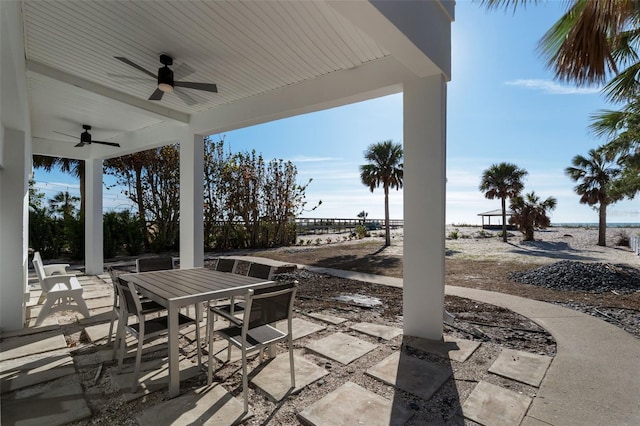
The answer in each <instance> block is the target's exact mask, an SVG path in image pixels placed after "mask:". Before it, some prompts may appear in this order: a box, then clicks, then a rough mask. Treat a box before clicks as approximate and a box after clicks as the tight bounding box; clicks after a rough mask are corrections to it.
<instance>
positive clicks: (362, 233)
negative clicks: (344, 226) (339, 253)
mask: <svg viewBox="0 0 640 426" xmlns="http://www.w3.org/2000/svg"><path fill="white" fill-rule="evenodd" d="M355 232H356V236H357V237H358V238H364V237H368V236H369V232H368V231H367V228H365V227H364V226H363V225H356V228H355Z"/></svg>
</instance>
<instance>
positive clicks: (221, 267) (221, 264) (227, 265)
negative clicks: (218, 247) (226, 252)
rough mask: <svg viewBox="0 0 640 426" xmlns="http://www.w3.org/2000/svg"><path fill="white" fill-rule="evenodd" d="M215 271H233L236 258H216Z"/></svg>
mask: <svg viewBox="0 0 640 426" xmlns="http://www.w3.org/2000/svg"><path fill="white" fill-rule="evenodd" d="M216 271H220V272H235V271H236V260H235V259H224V258H220V259H218V263H217V264H216Z"/></svg>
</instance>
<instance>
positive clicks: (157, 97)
mask: <svg viewBox="0 0 640 426" xmlns="http://www.w3.org/2000/svg"><path fill="white" fill-rule="evenodd" d="M162 95H164V92H163V91H162V90H160V89H156V90H155V91H154V92H153V93H152V94H151V96H149V100H150V101H159V100H160V99H162Z"/></svg>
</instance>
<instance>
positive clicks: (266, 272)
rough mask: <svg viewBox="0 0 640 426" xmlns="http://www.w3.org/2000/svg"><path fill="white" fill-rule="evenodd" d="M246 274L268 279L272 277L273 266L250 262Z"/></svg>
mask: <svg viewBox="0 0 640 426" xmlns="http://www.w3.org/2000/svg"><path fill="white" fill-rule="evenodd" d="M247 276H249V277H254V278H262V279H265V280H270V279H271V278H272V277H273V268H272V267H271V266H269V265H264V264H262V263H253V262H252V263H251V265H249V271H248V272H247Z"/></svg>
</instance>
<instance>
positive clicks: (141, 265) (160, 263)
mask: <svg viewBox="0 0 640 426" xmlns="http://www.w3.org/2000/svg"><path fill="white" fill-rule="evenodd" d="M174 267H175V262H174V261H173V257H170V256H166V257H144V258H140V259H136V272H150V271H164V270H166V269H174Z"/></svg>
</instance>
